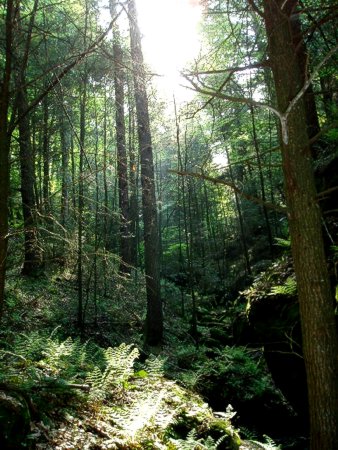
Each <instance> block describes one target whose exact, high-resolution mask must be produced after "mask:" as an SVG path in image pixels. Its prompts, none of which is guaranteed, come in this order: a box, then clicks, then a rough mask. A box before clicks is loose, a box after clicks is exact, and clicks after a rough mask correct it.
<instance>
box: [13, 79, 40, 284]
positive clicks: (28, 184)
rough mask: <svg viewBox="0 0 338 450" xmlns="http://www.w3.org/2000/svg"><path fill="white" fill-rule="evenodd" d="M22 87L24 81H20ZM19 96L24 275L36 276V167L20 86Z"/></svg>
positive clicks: (38, 268)
mask: <svg viewBox="0 0 338 450" xmlns="http://www.w3.org/2000/svg"><path fill="white" fill-rule="evenodd" d="M20 83H21V85H23V83H24V79H23V78H21V79H20ZM18 89H19V92H18V96H17V105H18V114H19V117H20V116H21V117H22V118H21V120H20V122H19V146H20V170H21V198H22V212H23V220H24V239H25V250H24V263H23V267H22V274H23V275H27V276H36V275H37V274H38V272H39V270H40V268H41V252H40V249H39V245H38V237H37V219H36V211H35V209H36V204H35V195H34V183H35V167H34V155H33V150H32V146H31V141H30V138H31V132H30V122H29V117H28V115H24V114H25V111H26V110H27V107H28V102H27V94H26V92H25V90H24V89H23V88H22V86H18Z"/></svg>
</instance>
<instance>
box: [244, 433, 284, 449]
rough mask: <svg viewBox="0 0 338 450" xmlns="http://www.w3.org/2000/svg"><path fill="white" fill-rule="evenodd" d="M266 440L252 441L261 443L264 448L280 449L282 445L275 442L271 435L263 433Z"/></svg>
mask: <svg viewBox="0 0 338 450" xmlns="http://www.w3.org/2000/svg"><path fill="white" fill-rule="evenodd" d="M263 437H264V439H265V442H264V443H263V442H258V441H250V442H253V443H254V444H257V445H259V446H260V447H261V448H262V449H264V450H280V449H281V447H280V446H279V445H278V446H277V444H276V443H275V441H274V440H273V439H271V438H270V437H269V436H267V435H266V434H264V435H263Z"/></svg>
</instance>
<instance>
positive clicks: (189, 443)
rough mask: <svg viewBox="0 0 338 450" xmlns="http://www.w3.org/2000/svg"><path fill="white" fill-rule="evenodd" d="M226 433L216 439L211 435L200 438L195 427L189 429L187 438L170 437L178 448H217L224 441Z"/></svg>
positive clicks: (199, 449)
mask: <svg viewBox="0 0 338 450" xmlns="http://www.w3.org/2000/svg"><path fill="white" fill-rule="evenodd" d="M225 437H226V436H225V435H223V436H221V437H220V438H219V439H217V440H216V441H215V439H213V438H212V437H211V436H207V437H206V438H199V437H198V434H197V431H196V430H195V429H193V430H191V431H189V433H188V434H187V437H186V439H170V442H171V443H172V444H173V445H174V446H175V449H177V450H217V449H218V448H219V446H220V444H221V443H222V442H223V441H224V439H225Z"/></svg>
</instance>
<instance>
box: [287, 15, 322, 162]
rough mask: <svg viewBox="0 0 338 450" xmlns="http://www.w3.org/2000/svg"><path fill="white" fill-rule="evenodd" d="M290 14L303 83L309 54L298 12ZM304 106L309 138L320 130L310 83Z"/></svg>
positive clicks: (305, 77) (307, 67)
mask: <svg viewBox="0 0 338 450" xmlns="http://www.w3.org/2000/svg"><path fill="white" fill-rule="evenodd" d="M294 12H295V13H294V14H292V15H291V20H290V25H291V33H292V39H293V45H294V48H295V53H296V55H297V60H298V66H299V75H300V80H301V83H302V84H304V83H305V82H306V80H307V78H308V76H309V73H308V72H309V55H308V51H307V48H306V45H305V42H304V39H303V33H302V24H301V21H300V14H299V13H298V12H297V11H294ZM304 107H305V117H306V126H307V133H308V136H309V138H310V139H311V138H312V137H314V136H315V135H316V134H317V133H319V131H320V126H319V121H318V114H317V106H316V102H315V95H314V92H313V87H312V83H311V84H310V86H309V87H308V89H307V91H306V92H305V94H304ZM312 152H313V156H314V157H315V156H316V154H315V150H314V148H313V149H312Z"/></svg>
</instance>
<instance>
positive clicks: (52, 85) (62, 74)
mask: <svg viewBox="0 0 338 450" xmlns="http://www.w3.org/2000/svg"><path fill="white" fill-rule="evenodd" d="M121 12H122V10H121V11H120V12H119V13H118V14H117V15H116V16H115V17H114V19H113V20H112V21H111V22H110V24H109V26H108V28H107V29H106V30H105V31H104V32H103V33H102V34H101V35H100V36H99V37H98V39H97V40H96V41H95V42H93V43H92V44H91V45H90V46H89V47H88V48H87V49H86V50H84V51H83V52H81V53H80V54H79V55H78V56H77V57H76V58H75V60H74V61H72V62H71V63H69V64H68V65H67V66H66V67H65V68H64V69H63V70H62V71H61V72H60V73H59V74H58V75H55V77H54V79H53V80H52V81H51V82H50V83H49V85H48V86H47V88H46V89H45V90H44V91H43V92H42V93H41V94H40V95H38V97H37V98H36V99H35V100H33V101H32V103H31V104H30V105H29V106H28V108H27V109H26V111H25V112H24V113H23V114H22V115H21V116H19V117H18V118H17V119H16V121H15V122H14V123H13V124H12V126H11V128H10V132H11V133H12V132H13V131H14V129H15V128H16V126H17V125H18V123H19V122H20V121H21V120H22V119H23V118H24V117H25V116H26V115H27V114H28V113H29V112H30V111H32V110H33V109H34V108H35V107H36V106H37V105H38V104H39V103H40V102H41V101H42V100H43V99H44V98H45V97H46V95H47V94H48V93H49V92H51V91H52V90H53V89H54V88H55V86H56V85H58V84H59V82H60V81H61V80H62V78H64V77H65V76H66V75H67V73H68V72H70V71H71V69H73V67H75V66H76V65H78V64H79V63H80V62H81V61H82V60H83V59H84V58H85V57H86V56H88V55H90V54H91V53H93V51H94V50H95V49H96V47H97V46H98V45H99V44H100V43H101V42H102V41H103V40H104V39H105V37H106V36H107V35H108V33H109V31H110V30H111V29H112V28H113V25H114V23H115V22H116V20H117V19H118V17H119V16H120V14H121Z"/></svg>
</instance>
